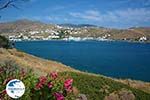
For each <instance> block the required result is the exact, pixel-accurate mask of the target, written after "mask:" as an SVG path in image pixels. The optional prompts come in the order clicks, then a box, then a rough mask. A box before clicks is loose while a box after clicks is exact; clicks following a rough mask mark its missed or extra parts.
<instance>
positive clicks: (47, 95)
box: [0, 62, 74, 100]
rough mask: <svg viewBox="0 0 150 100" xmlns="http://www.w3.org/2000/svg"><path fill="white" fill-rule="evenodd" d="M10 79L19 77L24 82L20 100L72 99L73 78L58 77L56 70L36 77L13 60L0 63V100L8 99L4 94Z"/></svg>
mask: <svg viewBox="0 0 150 100" xmlns="http://www.w3.org/2000/svg"><path fill="white" fill-rule="evenodd" d="M12 63H13V64H12ZM11 79H19V80H21V81H23V83H24V84H25V94H24V95H23V96H22V97H21V98H20V100H32V99H33V100H37V99H38V100H64V99H67V98H68V99H69V100H72V99H73V98H74V96H73V93H72V84H73V79H71V78H69V79H64V78H63V77H61V76H60V77H59V76H58V74H57V73H56V72H53V73H50V74H48V75H47V76H40V77H39V78H38V77H36V76H35V75H34V74H33V73H32V70H25V69H22V68H20V67H17V65H15V64H14V62H7V63H5V64H1V65H0V100H3V99H4V100H10V99H11V98H10V97H9V96H8V95H7V94H6V91H5V88H6V84H7V83H8V82H9V81H10V80H11Z"/></svg>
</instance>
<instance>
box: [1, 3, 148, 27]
mask: <svg viewBox="0 0 150 100" xmlns="http://www.w3.org/2000/svg"><path fill="white" fill-rule="evenodd" d="M1 1H6V0H0V6H1V5H2V2H1ZM16 5H17V7H19V8H20V9H16V8H13V7H9V8H7V9H3V10H0V16H1V19H0V22H8V21H14V20H19V19H30V20H38V21H41V22H45V23H54V24H63V23H72V24H93V25H98V26H102V27H109V28H129V27H145V26H146V27H147V26H150V0H29V1H28V2H24V3H23V2H16Z"/></svg>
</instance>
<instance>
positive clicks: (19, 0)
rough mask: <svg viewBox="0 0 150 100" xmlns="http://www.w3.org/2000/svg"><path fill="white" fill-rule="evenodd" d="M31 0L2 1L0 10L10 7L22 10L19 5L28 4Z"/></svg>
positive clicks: (0, 1) (0, 0)
mask: <svg viewBox="0 0 150 100" xmlns="http://www.w3.org/2000/svg"><path fill="white" fill-rule="evenodd" d="M26 1H29V0H0V10H3V9H6V8H9V7H14V8H16V9H20V8H19V7H18V6H17V4H18V3H22V2H26Z"/></svg>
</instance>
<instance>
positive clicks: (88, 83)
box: [61, 72, 150, 100]
mask: <svg viewBox="0 0 150 100" xmlns="http://www.w3.org/2000/svg"><path fill="white" fill-rule="evenodd" d="M61 74H62V75H63V76H69V77H72V78H73V79H74V86H75V87H77V89H78V90H79V91H80V93H83V94H85V95H86V96H87V98H88V99H89V100H103V99H104V97H105V96H107V95H109V94H111V93H113V92H117V91H121V90H122V89H126V90H129V91H131V92H132V93H133V94H134V95H135V98H136V100H150V94H148V93H145V92H143V91H141V90H138V89H134V88H131V87H129V86H127V85H125V84H122V83H120V82H116V81H114V80H112V79H109V78H104V77H102V76H94V75H88V74H84V73H76V72H64V73H61Z"/></svg>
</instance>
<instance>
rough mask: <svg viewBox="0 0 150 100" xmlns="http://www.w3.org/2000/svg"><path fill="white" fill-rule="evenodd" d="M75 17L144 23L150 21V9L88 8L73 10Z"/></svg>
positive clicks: (90, 19)
mask: <svg viewBox="0 0 150 100" xmlns="http://www.w3.org/2000/svg"><path fill="white" fill-rule="evenodd" d="M70 15H71V16H72V17H75V18H81V19H83V20H88V21H96V22H99V23H100V22H103V23H104V22H116V23H123V24H127V23H135V24H136V23H143V22H150V10H149V9H146V8H134V9H133V8H128V9H125V10H113V11H107V12H103V13H102V12H101V11H98V10H87V11H84V12H71V13H70Z"/></svg>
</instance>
